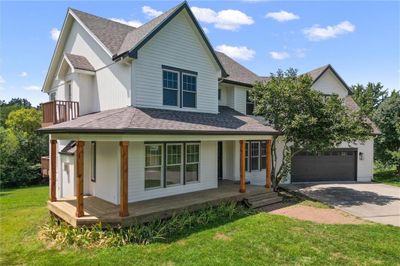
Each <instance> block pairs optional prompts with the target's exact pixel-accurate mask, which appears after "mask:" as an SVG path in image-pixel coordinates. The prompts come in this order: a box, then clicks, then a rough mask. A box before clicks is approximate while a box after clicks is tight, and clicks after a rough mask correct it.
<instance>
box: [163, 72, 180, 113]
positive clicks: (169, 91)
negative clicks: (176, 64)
mask: <svg viewBox="0 0 400 266" xmlns="http://www.w3.org/2000/svg"><path fill="white" fill-rule="evenodd" d="M163 104H164V105H170V106H178V72H172V71H167V70H163Z"/></svg>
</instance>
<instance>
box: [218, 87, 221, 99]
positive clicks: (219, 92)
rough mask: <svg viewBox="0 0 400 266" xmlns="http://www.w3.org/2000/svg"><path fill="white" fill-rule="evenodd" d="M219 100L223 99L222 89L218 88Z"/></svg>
mask: <svg viewBox="0 0 400 266" xmlns="http://www.w3.org/2000/svg"><path fill="white" fill-rule="evenodd" d="M218 101H221V89H218Z"/></svg>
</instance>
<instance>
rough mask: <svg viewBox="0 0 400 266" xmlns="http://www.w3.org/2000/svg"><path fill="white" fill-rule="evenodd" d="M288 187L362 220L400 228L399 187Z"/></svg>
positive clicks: (349, 184)
mask: <svg viewBox="0 0 400 266" xmlns="http://www.w3.org/2000/svg"><path fill="white" fill-rule="evenodd" d="M284 187H285V188H287V189H290V190H292V191H296V192H299V193H301V194H304V195H306V196H307V197H309V198H312V199H315V200H318V201H321V202H324V203H326V204H328V205H331V206H334V207H336V208H339V209H341V210H343V211H346V212H348V213H351V214H353V215H355V216H358V217H360V218H363V219H366V220H370V221H373V222H376V223H381V224H391V225H395V226H400V188H399V187H394V186H389V185H384V184H376V183H339V184H338V183H335V184H316V183H313V184H311V183H307V184H303V183H302V184H291V185H284Z"/></svg>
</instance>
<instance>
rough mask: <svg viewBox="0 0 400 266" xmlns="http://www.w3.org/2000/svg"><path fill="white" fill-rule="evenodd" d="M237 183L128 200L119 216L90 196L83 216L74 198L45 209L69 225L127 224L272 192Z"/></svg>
mask: <svg viewBox="0 0 400 266" xmlns="http://www.w3.org/2000/svg"><path fill="white" fill-rule="evenodd" d="M238 187H239V184H237V183H235V182H233V181H229V180H221V181H219V184H218V188H215V189H207V190H202V191H196V192H191V193H185V194H179V195H174V196H169V197H162V198H157V199H151V200H144V201H139V202H133V203H129V204H128V205H127V206H128V213H129V214H128V215H127V216H125V217H121V216H120V206H118V205H115V204H112V203H110V202H107V201H105V200H102V199H100V198H97V197H94V196H84V197H83V206H84V207H83V212H84V215H83V216H81V217H77V216H76V215H75V212H76V200H75V199H74V198H70V199H59V200H57V201H49V202H48V208H49V210H50V211H51V212H52V213H53V214H55V215H56V216H58V217H60V218H61V219H63V220H64V221H66V222H67V223H69V224H71V225H72V226H83V225H86V226H90V225H93V224H96V223H101V224H102V225H103V226H106V225H109V226H112V227H113V226H119V225H121V226H129V225H131V224H134V223H143V222H147V221H151V220H153V219H163V218H168V217H171V216H172V215H174V214H179V213H182V212H184V211H187V210H189V211H195V210H198V209H201V208H204V207H207V206H214V205H217V204H220V203H222V202H240V201H243V200H244V199H246V198H247V197H250V196H254V195H260V194H268V193H274V192H269V191H268V190H266V189H265V187H262V186H254V185H247V186H246V190H245V192H240V191H239V189H238Z"/></svg>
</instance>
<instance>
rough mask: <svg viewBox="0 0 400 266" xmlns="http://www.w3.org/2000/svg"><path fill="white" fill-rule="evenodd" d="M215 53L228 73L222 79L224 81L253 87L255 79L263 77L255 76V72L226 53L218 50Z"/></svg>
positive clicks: (259, 79)
mask: <svg viewBox="0 0 400 266" xmlns="http://www.w3.org/2000/svg"><path fill="white" fill-rule="evenodd" d="M215 53H216V55H217V56H218V58H219V61H220V62H221V63H222V65H223V66H224V68H225V70H226V72H227V74H228V75H229V76H228V77H225V78H224V79H223V81H224V82H225V83H232V84H238V85H242V86H246V87H253V85H254V83H256V81H263V77H260V76H257V75H256V74H255V73H253V72H251V71H250V70H249V69H247V68H246V67H244V66H243V65H241V64H239V63H238V62H236V61H235V60H233V59H232V58H230V57H229V56H227V55H226V54H224V53H222V52H218V51H216V52H215Z"/></svg>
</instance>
